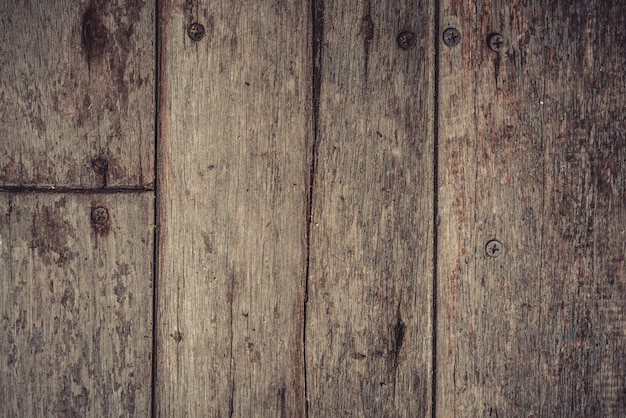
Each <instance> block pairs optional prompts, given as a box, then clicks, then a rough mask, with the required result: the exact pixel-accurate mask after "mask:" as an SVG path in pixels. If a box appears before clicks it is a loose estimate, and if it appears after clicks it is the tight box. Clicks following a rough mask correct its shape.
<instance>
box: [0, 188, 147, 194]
mask: <svg viewBox="0 0 626 418" xmlns="http://www.w3.org/2000/svg"><path fill="white" fill-rule="evenodd" d="M151 192H154V189H153V188H151V187H107V188H103V189H97V188H86V189H81V188H76V187H53V186H47V187H41V186H33V187H31V186H0V193H48V194H118V193H151Z"/></svg>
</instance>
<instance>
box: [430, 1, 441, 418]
mask: <svg viewBox="0 0 626 418" xmlns="http://www.w3.org/2000/svg"><path fill="white" fill-rule="evenodd" d="M440 15H441V8H440V4H439V2H438V1H435V18H434V19H435V21H434V25H433V32H434V33H433V36H432V38H433V42H434V43H435V45H434V46H435V62H434V66H435V68H434V71H433V74H434V78H435V79H434V84H435V85H434V86H433V276H432V277H433V288H432V298H433V301H432V308H431V309H432V327H433V328H432V333H433V334H432V345H431V350H432V352H431V356H432V359H431V363H432V372H431V373H432V376H431V385H432V386H431V396H432V398H431V408H432V410H431V416H432V418H436V416H437V284H438V280H437V261H438V250H437V247H438V241H439V233H438V231H439V227H438V225H439V223H438V218H439V52H440V51H439V47H440V42H439V30H440V26H439V19H440Z"/></svg>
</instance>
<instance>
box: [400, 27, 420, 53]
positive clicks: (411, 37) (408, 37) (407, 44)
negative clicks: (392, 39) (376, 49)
mask: <svg viewBox="0 0 626 418" xmlns="http://www.w3.org/2000/svg"><path fill="white" fill-rule="evenodd" d="M396 40H397V41H398V46H399V47H400V48H402V49H404V50H408V49H411V48H413V47H415V45H416V44H417V36H415V33H413V32H409V31H404V32H401V33H400V34H399V35H398V38H397V39H396Z"/></svg>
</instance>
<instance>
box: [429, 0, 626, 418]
mask: <svg viewBox="0 0 626 418" xmlns="http://www.w3.org/2000/svg"><path fill="white" fill-rule="evenodd" d="M624 16H626V10H625V8H624V5H617V4H616V3H614V4H612V5H611V4H609V3H608V2H602V1H590V2H575V1H556V2H551V1H524V2H522V1H513V2H505V1H490V2H483V3H479V4H478V5H476V4H475V3H472V2H468V1H456V0H445V1H443V2H442V5H441V20H440V27H441V31H442V32H443V31H444V30H445V29H446V28H448V27H456V28H458V29H459V30H460V31H461V33H462V36H463V38H462V42H461V43H460V44H459V45H458V46H455V47H448V46H445V45H443V43H442V44H441V55H440V64H441V66H440V80H439V103H438V105H439V111H440V116H439V126H438V129H439V134H440V137H439V141H440V142H439V143H440V147H439V149H440V154H439V155H440V156H439V158H440V170H439V213H438V216H439V219H440V221H441V224H440V225H439V228H438V238H439V241H438V242H439V245H438V275H437V276H438V281H439V286H438V292H437V294H438V302H437V306H438V333H437V335H438V337H437V347H438V350H437V366H438V367H437V369H438V371H439V374H438V382H437V400H436V412H437V416H467V417H475V416H501V417H502V416H563V417H571V416H576V417H592V416H593V417H596V416H597V417H599V416H611V417H618V416H624V415H625V413H626V401H625V399H626V398H625V397H624V396H625V395H624V394H625V393H626V392H625V390H626V387H625V386H624V385H625V383H624V382H625V380H624V377H625V376H624V374H625V370H626V367H625V366H624V365H625V363H626V357H625V353H624V350H623V346H624V343H625V341H624V339H625V335H626V325H625V322H624V316H625V315H624V312H625V309H626V300H625V298H624V284H625V277H626V275H625V274H624V253H625V245H626V244H625V240H624V238H625V234H626V232H625V230H624V228H623V224H624V220H625V219H624V217H625V215H624V213H625V210H624V209H625V207H624V206H625V203H624V202H625V199H624V198H625V197H626V195H625V192H626V188H625V186H624V185H625V184H626V183H625V181H624V179H625V172H626V171H625V168H624V167H626V165H625V163H626V151H625V150H626V141H625V137H624V133H623V129H622V128H623V121H624V115H625V113H626V111H625V110H624V100H623V97H624V93H625V91H624V90H625V85H624V79H623V76H624V70H625V68H624V65H625V64H624V62H625V59H624V58H625V56H626V55H625V53H624V49H623V46H622V45H623V44H624V41H625V40H626V38H625V32H624V23H625V22H624V19H625V17H624ZM492 32H499V33H501V34H502V35H503V37H504V47H503V49H502V50H500V51H499V52H494V51H492V50H491V49H489V47H488V46H487V38H488V35H489V34H490V33H492ZM493 238H496V239H498V240H500V241H501V242H502V243H503V244H504V253H503V254H502V255H500V256H499V257H496V258H493V257H489V256H488V255H487V254H486V251H485V244H486V242H487V241H488V240H490V239H493Z"/></svg>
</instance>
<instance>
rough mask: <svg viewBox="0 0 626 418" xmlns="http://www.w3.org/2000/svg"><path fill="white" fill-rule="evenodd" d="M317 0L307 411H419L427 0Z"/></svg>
mask: <svg viewBox="0 0 626 418" xmlns="http://www.w3.org/2000/svg"><path fill="white" fill-rule="evenodd" d="M317 8H318V10H319V11H318V13H319V15H318V16H317V19H316V22H315V23H316V25H318V26H317V28H316V38H317V37H319V45H318V47H319V50H318V52H317V53H318V54H319V55H318V56H317V57H316V59H317V60H319V61H316V62H319V67H318V68H317V71H318V73H319V77H320V82H321V86H320V91H319V95H320V97H319V116H318V121H317V129H316V131H317V132H316V133H317V135H316V143H317V146H316V149H317V159H316V166H315V176H314V179H313V181H314V183H313V186H314V187H313V194H312V199H313V205H312V214H311V217H312V219H311V240H310V242H311V245H310V266H309V274H310V277H309V283H308V289H309V293H308V303H307V329H306V364H307V383H308V384H307V397H308V399H309V412H310V414H311V415H312V416H406V417H414V416H429V415H430V410H431V383H432V367H431V365H432V363H431V357H432V346H431V341H432V309H431V308H432V286H433V282H432V274H433V242H434V241H433V137H434V135H433V123H432V121H433V110H434V103H433V99H434V71H433V70H434V39H433V36H434V33H433V28H434V25H433V24H434V10H435V9H434V3H432V2H422V3H421V4H415V3H413V2H397V3H394V4H389V3H387V2H377V1H365V2H361V1H348V2H317ZM404 31H412V32H414V33H415V34H416V45H415V46H414V47H413V49H409V50H403V49H401V48H399V47H398V44H397V36H398V35H399V34H400V33H401V32H404Z"/></svg>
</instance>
